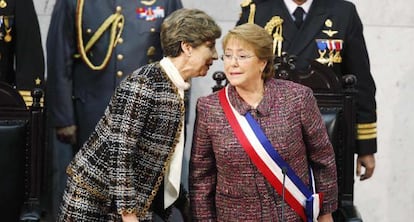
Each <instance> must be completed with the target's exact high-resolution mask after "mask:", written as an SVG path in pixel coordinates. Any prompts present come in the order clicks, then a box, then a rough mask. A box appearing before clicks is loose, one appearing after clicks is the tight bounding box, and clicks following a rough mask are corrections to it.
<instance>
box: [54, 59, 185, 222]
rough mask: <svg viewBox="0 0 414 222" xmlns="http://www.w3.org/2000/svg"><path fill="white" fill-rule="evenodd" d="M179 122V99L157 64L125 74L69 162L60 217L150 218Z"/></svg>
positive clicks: (181, 106) (181, 116)
mask: <svg viewBox="0 0 414 222" xmlns="http://www.w3.org/2000/svg"><path fill="white" fill-rule="evenodd" d="M183 120H184V101H183V99H181V97H180V95H179V93H178V89H177V88H176V87H175V85H174V84H173V83H172V82H171V80H170V79H169V78H168V76H167V74H166V73H165V72H164V71H163V69H162V68H161V66H160V65H159V63H158V62H157V63H154V64H150V65H147V66H144V67H143V68H141V69H139V70H137V71H136V72H134V73H133V74H132V75H129V77H127V78H126V79H125V80H124V81H122V83H121V84H120V85H119V87H118V88H117V89H116V90H115V93H114V96H113V98H112V99H111V102H110V104H109V106H108V108H107V109H106V110H105V115H104V116H103V117H102V119H101V120H100V121H99V123H98V124H97V127H96V129H95V130H94V132H93V133H92V135H91V137H90V138H89V139H88V140H87V142H86V143H85V144H84V145H83V147H82V148H81V149H80V151H79V152H78V153H77V154H76V156H75V158H74V159H73V160H72V162H71V163H70V164H69V166H68V170H67V172H68V174H69V177H70V178H71V179H70V180H69V183H68V185H67V186H68V188H69V189H68V190H67V192H66V194H65V195H64V200H63V202H64V203H63V205H62V206H63V207H62V208H61V215H60V218H59V221H108V220H104V218H106V217H108V215H110V214H112V215H115V216H116V215H117V216H118V217H119V216H120V215H121V214H122V213H135V214H137V215H138V217H141V218H140V219H143V218H146V219H149V218H148V217H151V215H150V214H148V213H149V212H150V211H148V210H149V209H148V207H150V206H151V205H152V201H153V200H154V196H155V195H156V194H157V193H163V190H162V189H159V187H160V186H161V184H162V183H163V179H164V171H165V168H168V165H166V164H168V163H169V161H170V158H171V154H172V153H173V152H174V147H175V146H176V144H177V143H178V141H179V135H180V132H181V130H182V129H183V124H182V122H183ZM73 188H78V189H75V190H74V191H73V192H71V190H72V189H73ZM80 193H82V194H83V195H84V196H80V195H79V194H80ZM117 221H118V220H117ZM140 221H141V220H140ZM145 221H146V220H145Z"/></svg>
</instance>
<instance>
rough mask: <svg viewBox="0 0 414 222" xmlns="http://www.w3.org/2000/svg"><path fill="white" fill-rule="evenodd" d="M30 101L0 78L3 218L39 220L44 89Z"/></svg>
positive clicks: (35, 92) (36, 91) (0, 206)
mask: <svg viewBox="0 0 414 222" xmlns="http://www.w3.org/2000/svg"><path fill="white" fill-rule="evenodd" d="M31 96H32V97H33V103H32V105H31V106H29V107H28V106H26V104H25V102H24V100H23V98H22V96H21V95H20V94H19V93H18V91H17V90H16V89H14V88H13V87H11V86H10V85H8V84H6V83H3V82H0V141H1V143H0V152H1V155H0V171H1V172H0V174H1V175H2V176H1V177H2V179H1V181H0V213H1V216H0V217H1V218H2V221H19V220H20V221H39V220H40V217H41V211H40V192H41V186H42V178H43V169H44V159H43V155H44V153H45V145H44V144H45V140H44V138H45V134H44V132H45V131H44V113H43V107H42V106H41V105H40V101H41V98H42V97H43V91H42V90H41V89H34V90H33V91H32V95H31Z"/></svg>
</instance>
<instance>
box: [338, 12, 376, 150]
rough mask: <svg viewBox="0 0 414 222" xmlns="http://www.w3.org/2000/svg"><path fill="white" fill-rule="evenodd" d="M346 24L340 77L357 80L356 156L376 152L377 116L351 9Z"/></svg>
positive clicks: (361, 40)
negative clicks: (348, 76)
mask: <svg viewBox="0 0 414 222" xmlns="http://www.w3.org/2000/svg"><path fill="white" fill-rule="evenodd" d="M349 18H350V19H351V21H349V23H348V24H351V25H350V27H349V30H347V32H348V35H347V38H346V39H345V41H346V43H345V44H344V45H345V46H346V48H344V50H345V52H344V55H345V58H344V59H343V61H344V62H343V66H344V67H343V70H344V74H354V75H355V76H356V77H357V83H356V89H357V101H356V102H357V128H358V130H357V149H356V152H357V153H358V154H360V155H364V154H372V153H375V152H376V151H377V141H376V138H377V127H376V121H377V115H376V101H375V92H376V87H375V82H374V79H373V77H372V74H371V70H370V62H369V57H368V52H367V47H366V44H365V39H364V35H363V26H362V22H361V19H360V18H359V16H358V13H357V11H356V8H355V6H353V7H352V10H351V13H350V16H349Z"/></svg>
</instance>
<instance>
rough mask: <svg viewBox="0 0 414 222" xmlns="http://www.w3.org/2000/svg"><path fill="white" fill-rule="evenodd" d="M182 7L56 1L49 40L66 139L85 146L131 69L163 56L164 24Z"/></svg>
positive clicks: (154, 2)
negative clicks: (164, 21)
mask: <svg viewBox="0 0 414 222" xmlns="http://www.w3.org/2000/svg"><path fill="white" fill-rule="evenodd" d="M179 8H182V3H181V1H180V0H133V1H122V0H115V1H108V0H101V1H88V0H58V1H57V2H56V5H55V8H54V11H53V15H52V19H51V24H50V27H49V33H48V40H47V52H48V80H49V84H48V90H49V96H50V97H49V98H50V100H49V103H50V111H51V117H52V119H53V126H54V127H56V128H57V129H58V130H57V133H58V138H59V139H60V140H61V141H63V142H67V143H72V144H77V147H79V146H80V145H81V144H82V143H83V142H84V141H85V140H86V139H87V137H88V136H89V134H90V133H91V132H92V130H93V129H94V127H95V125H96V123H97V122H98V120H99V118H100V117H101V116H102V115H103V112H104V110H105V108H106V106H107V105H108V103H109V99H110V97H111V95H112V93H113V91H114V89H115V87H116V86H117V85H118V84H119V83H120V82H121V81H122V80H123V79H124V78H125V77H126V75H128V74H130V73H131V72H132V71H133V70H135V69H137V68H138V67H140V66H142V65H144V64H147V63H150V62H153V61H156V60H159V59H161V58H162V51H161V45H160V39H159V38H160V37H159V31H160V25H161V23H162V21H163V20H164V18H165V17H166V16H168V15H169V14H170V13H171V12H173V11H175V10H176V9H179ZM75 135H77V137H76V136H75Z"/></svg>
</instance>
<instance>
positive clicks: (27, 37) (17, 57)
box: [0, 0, 45, 105]
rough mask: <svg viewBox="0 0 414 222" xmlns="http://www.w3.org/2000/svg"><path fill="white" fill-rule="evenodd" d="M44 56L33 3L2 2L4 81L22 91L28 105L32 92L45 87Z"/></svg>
mask: <svg viewBox="0 0 414 222" xmlns="http://www.w3.org/2000/svg"><path fill="white" fill-rule="evenodd" d="M44 71H45V64H44V56H43V49H42V41H41V36H40V30H39V23H38V19H37V15H36V11H35V8H34V5H33V1H32V0H0V81H3V82H7V83H8V84H10V85H12V86H13V87H15V88H16V89H18V90H19V92H20V94H21V95H22V96H23V98H24V100H25V102H26V104H27V105H31V102H32V98H31V96H30V92H31V90H32V89H33V88H35V87H39V88H42V87H43V85H44V84H43V80H44Z"/></svg>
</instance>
